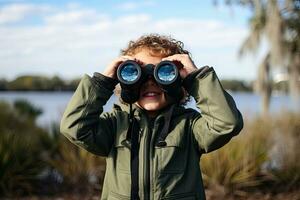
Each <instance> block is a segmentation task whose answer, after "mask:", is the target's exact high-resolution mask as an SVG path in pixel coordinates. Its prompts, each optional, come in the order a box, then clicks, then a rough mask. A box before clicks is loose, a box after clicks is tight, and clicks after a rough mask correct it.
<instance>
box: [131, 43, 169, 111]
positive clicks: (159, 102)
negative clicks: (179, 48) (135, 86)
mask: <svg viewBox="0 0 300 200" xmlns="http://www.w3.org/2000/svg"><path fill="white" fill-rule="evenodd" d="M133 57H134V58H136V59H137V60H139V61H141V62H142V64H143V65H145V64H153V65H157V64H158V63H159V62H161V59H162V58H163V57H160V56H152V55H150V54H149V51H148V50H147V49H142V50H140V51H138V52H137V53H136V54H135V55H133ZM137 104H138V106H140V107H141V108H143V109H145V110H146V111H147V113H148V114H149V115H150V116H156V114H157V111H158V110H160V109H162V108H164V107H165V106H167V105H168V101H167V100H166V97H165V94H164V92H163V91H162V90H161V88H160V87H159V86H158V85H157V83H156V82H155V80H154V79H153V77H152V78H149V79H148V80H147V81H146V82H145V83H144V84H143V85H142V86H141V90H140V97H139V99H138V101H137Z"/></svg>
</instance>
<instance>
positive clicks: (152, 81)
mask: <svg viewBox="0 0 300 200" xmlns="http://www.w3.org/2000/svg"><path fill="white" fill-rule="evenodd" d="M145 85H156V82H155V80H154V77H153V76H151V75H149V76H148V78H147V80H146V82H145Z"/></svg>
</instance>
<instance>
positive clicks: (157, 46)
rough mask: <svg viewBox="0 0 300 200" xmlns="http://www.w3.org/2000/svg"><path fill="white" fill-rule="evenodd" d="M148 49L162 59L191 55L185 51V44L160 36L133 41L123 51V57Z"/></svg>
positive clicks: (148, 36) (147, 36)
mask: <svg viewBox="0 0 300 200" xmlns="http://www.w3.org/2000/svg"><path fill="white" fill-rule="evenodd" d="M144 48H146V49H148V50H149V52H150V54H151V55H159V56H162V57H167V56H171V55H174V54H189V55H190V52H188V51H187V50H185V49H184V44H183V42H181V41H179V40H175V39H174V38H172V37H171V36H164V35H159V34H149V35H143V36H141V37H140V38H138V39H137V40H135V41H133V40H131V41H130V42H129V43H128V46H127V47H126V48H125V49H122V50H121V55H134V54H136V53H137V52H138V51H140V50H141V49H144Z"/></svg>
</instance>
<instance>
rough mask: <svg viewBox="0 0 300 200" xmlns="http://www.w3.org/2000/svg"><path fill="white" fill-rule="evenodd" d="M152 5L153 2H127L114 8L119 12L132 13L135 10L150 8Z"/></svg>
mask: <svg viewBox="0 0 300 200" xmlns="http://www.w3.org/2000/svg"><path fill="white" fill-rule="evenodd" d="M154 5H155V2H153V1H139V2H137V1H134V2H133V1H128V2H124V3H121V4H118V5H117V6H116V7H117V8H118V9H120V10H124V11H132V10H137V9H141V8H145V7H150V6H154Z"/></svg>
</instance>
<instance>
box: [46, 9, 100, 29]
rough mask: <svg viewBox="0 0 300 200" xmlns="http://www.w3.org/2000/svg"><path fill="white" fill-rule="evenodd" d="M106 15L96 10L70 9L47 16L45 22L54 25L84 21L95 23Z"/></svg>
mask: <svg viewBox="0 0 300 200" xmlns="http://www.w3.org/2000/svg"><path fill="white" fill-rule="evenodd" d="M105 18H106V16H105V15H100V14H98V13H97V12H96V11H94V10H73V9H72V10H70V11H64V12H63V11H61V12H59V13H56V14H54V15H50V16H47V17H46V18H45V22H46V23H47V24H52V25H77V24H83V23H95V22H97V21H99V20H103V19H105Z"/></svg>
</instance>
